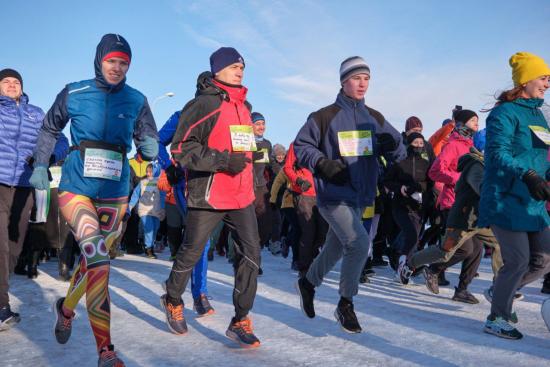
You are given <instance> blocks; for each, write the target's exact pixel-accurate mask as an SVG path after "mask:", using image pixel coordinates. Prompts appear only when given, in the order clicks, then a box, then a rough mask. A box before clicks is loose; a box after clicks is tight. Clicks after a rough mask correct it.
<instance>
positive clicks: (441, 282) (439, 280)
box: [437, 271, 451, 287]
mask: <svg viewBox="0 0 550 367" xmlns="http://www.w3.org/2000/svg"><path fill="white" fill-rule="evenodd" d="M449 284H451V282H449V281H448V280H447V279H446V278H445V272H444V271H442V272H441V273H439V275H438V278H437V285H439V286H440V287H446V286H448V285H449Z"/></svg>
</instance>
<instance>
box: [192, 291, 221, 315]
mask: <svg viewBox="0 0 550 367" xmlns="http://www.w3.org/2000/svg"><path fill="white" fill-rule="evenodd" d="M193 308H194V309H195V311H196V312H197V314H198V315H199V317H203V316H208V315H212V314H214V313H216V311H214V307H212V305H211V304H210V301H209V300H208V296H207V295H206V294H204V293H202V294H201V295H200V297H199V298H197V299H195V300H194V302H193Z"/></svg>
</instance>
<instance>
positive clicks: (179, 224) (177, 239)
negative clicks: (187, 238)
mask: <svg viewBox="0 0 550 367" xmlns="http://www.w3.org/2000/svg"><path fill="white" fill-rule="evenodd" d="M165 209H166V236H167V237H168V246H169V247H170V255H172V256H175V255H176V253H177V252H178V249H179V248H180V246H181V242H182V240H183V225H184V218H183V216H182V215H181V213H180V211H179V209H178V207H177V206H176V205H174V204H170V203H166V206H165Z"/></svg>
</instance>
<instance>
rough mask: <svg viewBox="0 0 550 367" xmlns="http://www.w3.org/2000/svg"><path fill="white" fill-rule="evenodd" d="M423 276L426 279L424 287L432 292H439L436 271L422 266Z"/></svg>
mask: <svg viewBox="0 0 550 367" xmlns="http://www.w3.org/2000/svg"><path fill="white" fill-rule="evenodd" d="M424 278H425V279H426V288H428V290H429V291H430V292H432V293H433V294H439V281H438V276H437V274H436V273H434V272H433V271H431V270H430V268H428V267H425V268H424Z"/></svg>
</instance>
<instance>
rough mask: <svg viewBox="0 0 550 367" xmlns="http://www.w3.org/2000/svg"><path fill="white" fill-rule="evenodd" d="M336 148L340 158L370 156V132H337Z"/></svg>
mask: <svg viewBox="0 0 550 367" xmlns="http://www.w3.org/2000/svg"><path fill="white" fill-rule="evenodd" d="M338 148H339V149H340V155H341V156H342V157H360V156H368V155H372V132H371V131H370V130H351V131H339V132H338Z"/></svg>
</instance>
